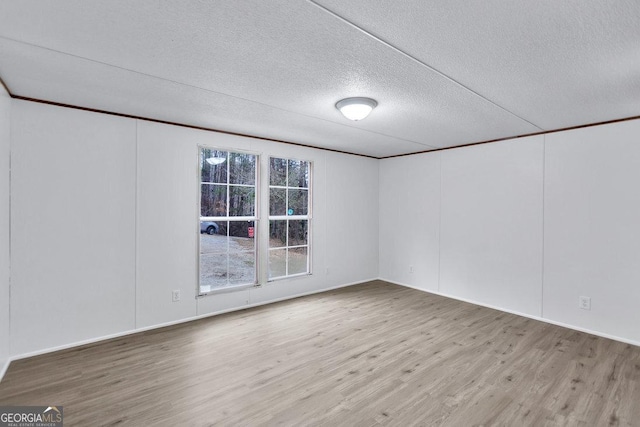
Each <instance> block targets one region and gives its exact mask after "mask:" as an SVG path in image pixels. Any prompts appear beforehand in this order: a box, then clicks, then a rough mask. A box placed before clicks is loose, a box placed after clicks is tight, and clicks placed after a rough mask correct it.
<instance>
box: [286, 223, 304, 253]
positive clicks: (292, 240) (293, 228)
mask: <svg viewBox="0 0 640 427" xmlns="http://www.w3.org/2000/svg"><path fill="white" fill-rule="evenodd" d="M307 225H308V221H307V220H306V219H301V220H289V244H288V246H298V245H306V244H307Z"/></svg>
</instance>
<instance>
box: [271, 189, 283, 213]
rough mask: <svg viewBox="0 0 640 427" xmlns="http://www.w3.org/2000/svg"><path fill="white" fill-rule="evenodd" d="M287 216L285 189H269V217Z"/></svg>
mask: <svg viewBox="0 0 640 427" xmlns="http://www.w3.org/2000/svg"><path fill="white" fill-rule="evenodd" d="M286 214H287V189H286V188H271V189H270V190H269V215H286Z"/></svg>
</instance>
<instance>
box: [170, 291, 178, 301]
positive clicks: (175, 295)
mask: <svg viewBox="0 0 640 427" xmlns="http://www.w3.org/2000/svg"><path fill="white" fill-rule="evenodd" d="M171 301H173V302H178V301H180V290H179V289H176V290H175V291H173V292H171Z"/></svg>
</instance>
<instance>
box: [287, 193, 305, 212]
mask: <svg viewBox="0 0 640 427" xmlns="http://www.w3.org/2000/svg"><path fill="white" fill-rule="evenodd" d="M288 193H289V206H288V209H287V214H288V215H306V214H307V212H308V209H309V190H295V189H291V188H290V189H289V190H288Z"/></svg>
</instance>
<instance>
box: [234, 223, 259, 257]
mask: <svg viewBox="0 0 640 427" xmlns="http://www.w3.org/2000/svg"><path fill="white" fill-rule="evenodd" d="M254 236H255V225H254V222H253V221H231V222H229V252H246V251H253V250H255V238H254Z"/></svg>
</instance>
